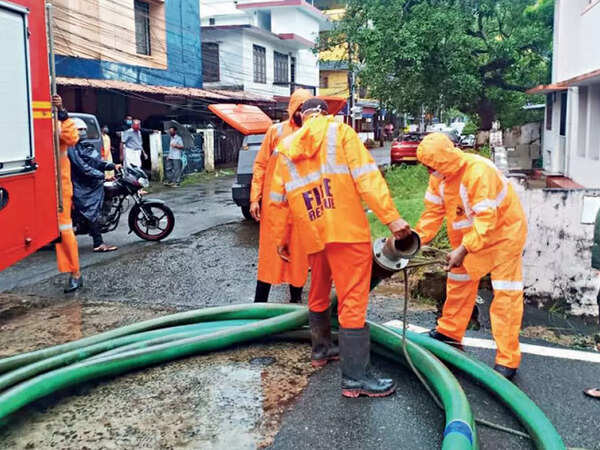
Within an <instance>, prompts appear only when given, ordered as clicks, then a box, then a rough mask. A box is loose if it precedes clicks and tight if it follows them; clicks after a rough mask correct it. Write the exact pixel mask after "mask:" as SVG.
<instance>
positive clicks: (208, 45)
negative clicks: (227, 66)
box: [202, 42, 219, 83]
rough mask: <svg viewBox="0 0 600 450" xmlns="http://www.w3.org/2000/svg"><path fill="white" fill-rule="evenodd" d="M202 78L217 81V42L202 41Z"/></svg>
mask: <svg viewBox="0 0 600 450" xmlns="http://www.w3.org/2000/svg"><path fill="white" fill-rule="evenodd" d="M202 80H203V81H205V82H207V83H210V82H211V81H212V82H214V81H219V44H217V43H215V42H203V43H202Z"/></svg>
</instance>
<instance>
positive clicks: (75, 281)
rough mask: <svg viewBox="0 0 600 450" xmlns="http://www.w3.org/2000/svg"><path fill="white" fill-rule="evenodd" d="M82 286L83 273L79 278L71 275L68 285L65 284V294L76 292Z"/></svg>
mask: <svg viewBox="0 0 600 450" xmlns="http://www.w3.org/2000/svg"><path fill="white" fill-rule="evenodd" d="M81 286H83V275H81V276H80V277H79V278H73V276H72V275H71V276H70V277H69V281H68V282H67V285H66V286H65V289H64V292H65V294H68V293H70V292H74V291H76V290H77V289H79V288H80V287H81Z"/></svg>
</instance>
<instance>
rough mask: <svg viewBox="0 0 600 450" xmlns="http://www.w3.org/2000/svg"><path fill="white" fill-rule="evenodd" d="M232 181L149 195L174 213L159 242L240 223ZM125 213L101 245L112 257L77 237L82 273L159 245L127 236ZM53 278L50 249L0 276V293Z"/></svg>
mask: <svg viewBox="0 0 600 450" xmlns="http://www.w3.org/2000/svg"><path fill="white" fill-rule="evenodd" d="M233 180H234V177H232V176H225V177H219V178H215V179H214V180H211V181H209V182H207V183H203V184H198V185H193V186H186V187H182V188H177V189H173V188H171V189H168V188H165V189H160V190H159V192H157V193H151V194H149V195H148V196H147V197H148V198H159V199H162V200H164V201H165V202H166V203H167V205H168V206H169V207H171V209H173V211H174V212H175V229H174V230H173V233H171V235H170V236H169V237H168V238H167V239H165V240H164V241H163V243H168V242H172V241H174V240H177V239H182V238H186V237H189V236H191V235H193V234H194V233H197V232H200V231H203V230H206V229H208V228H211V227H215V226H217V225H221V224H224V223H228V222H239V221H240V220H241V219H242V215H241V213H240V209H239V208H238V207H237V206H236V205H235V204H234V203H233V200H232V199H231V185H232V183H233ZM127 214H128V212H126V213H125V214H124V215H123V216H122V217H121V222H120V224H119V227H118V228H117V229H116V230H115V231H114V232H112V233H108V234H105V235H104V240H105V242H107V243H109V244H113V245H116V246H118V247H119V250H118V251H116V252H112V253H104V254H102V253H93V252H92V248H91V247H92V238H91V237H89V236H87V235H85V236H77V240H78V242H79V258H80V264H81V267H82V270H83V272H84V273H85V268H86V267H88V266H91V265H94V264H107V263H108V262H110V261H113V260H115V259H118V258H120V257H122V256H123V255H124V254H129V253H132V254H136V253H137V252H138V251H144V250H143V249H145V248H146V247H148V246H150V247H153V246H154V247H156V246H160V245H161V243H158V244H156V243H152V242H146V241H143V240H141V239H140V238H138V237H137V236H136V235H135V234H133V233H131V234H129V226H128V225H127ZM55 274H56V256H55V253H54V249H53V248H52V249H49V250H42V251H39V252H37V253H36V254H34V255H32V256H30V257H29V258H27V259H26V260H24V261H22V262H20V263H19V264H16V265H14V266H12V267H10V268H8V269H6V270H4V271H3V272H0V292H3V291H7V290H10V289H15V288H19V287H21V286H26V285H30V284H32V283H35V282H38V281H40V280H45V279H48V278H49V277H52V276H54V275H55Z"/></svg>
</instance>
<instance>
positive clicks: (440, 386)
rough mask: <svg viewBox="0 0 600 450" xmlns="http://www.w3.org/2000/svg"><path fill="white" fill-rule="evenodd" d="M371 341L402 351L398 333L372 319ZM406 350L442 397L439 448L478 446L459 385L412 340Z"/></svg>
mask: <svg viewBox="0 0 600 450" xmlns="http://www.w3.org/2000/svg"><path fill="white" fill-rule="evenodd" d="M369 326H370V329H371V339H372V340H373V342H376V343H377V344H379V345H381V346H383V347H385V348H387V349H388V350H391V351H392V352H393V354H397V355H398V356H401V355H402V336H399V335H398V334H396V333H394V332H392V331H390V330H389V329H386V328H385V327H382V326H381V325H377V324H374V323H369ZM406 350H407V351H408V353H409V355H410V358H411V360H412V362H413V363H414V365H415V366H416V368H417V369H418V370H419V372H420V373H421V374H423V375H424V376H425V378H426V379H427V381H428V383H429V384H430V386H431V387H432V388H433V390H434V391H435V392H436V393H437V395H438V396H439V398H440V399H441V400H442V403H443V405H444V410H445V412H446V427H445V429H444V441H443V444H442V449H443V450H454V449H471V448H472V449H477V448H479V445H478V440H477V433H476V430H475V423H474V420H473V413H472V411H471V406H470V405H469V401H468V400H467V396H466V395H465V393H464V391H463V389H462V387H461V386H460V384H459V382H458V381H457V379H456V378H455V377H454V375H452V373H451V372H450V371H449V370H448V369H447V368H446V366H444V365H443V364H442V363H441V362H440V360H438V359H437V358H436V357H435V356H433V355H432V354H431V353H430V352H428V351H427V350H424V349H423V348H421V347H419V346H418V345H416V344H414V343H413V342H410V341H407V342H406Z"/></svg>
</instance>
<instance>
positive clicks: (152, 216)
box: [73, 167, 175, 241]
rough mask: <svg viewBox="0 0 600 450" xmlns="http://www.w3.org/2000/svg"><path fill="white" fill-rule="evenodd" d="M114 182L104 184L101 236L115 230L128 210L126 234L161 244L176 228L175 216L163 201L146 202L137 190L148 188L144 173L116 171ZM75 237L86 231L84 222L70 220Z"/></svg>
mask: <svg viewBox="0 0 600 450" xmlns="http://www.w3.org/2000/svg"><path fill="white" fill-rule="evenodd" d="M115 175H116V177H115V180H114V181H105V182H104V202H103V204H102V215H101V217H100V231H101V232H102V234H104V233H109V232H111V231H114V230H115V229H116V228H117V226H118V225H119V221H120V220H121V214H123V213H125V212H126V211H127V209H128V208H129V206H130V199H131V200H133V205H132V206H131V209H130V210H129V218H128V221H129V233H131V232H134V233H135V234H136V235H137V236H138V237H140V238H142V239H145V240H147V241H160V240H162V239H165V238H166V237H167V236H169V235H170V234H171V232H172V231H173V228H174V227H175V215H174V214H173V211H172V210H171V208H169V207H168V206H167V205H166V204H165V202H163V201H162V200H159V199H150V198H148V199H146V198H144V197H142V195H141V194H140V192H139V191H141V190H142V189H143V188H145V187H148V186H149V185H150V183H149V182H148V177H147V176H146V173H145V172H144V171H143V170H142V169H140V168H137V167H126V168H123V169H121V170H118V171H116V173H115ZM73 219H74V223H73V225H74V228H75V234H87V233H88V232H89V230H88V226H87V221H85V220H83V219H82V218H80V217H73Z"/></svg>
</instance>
